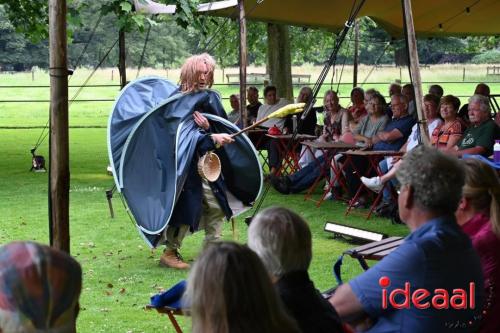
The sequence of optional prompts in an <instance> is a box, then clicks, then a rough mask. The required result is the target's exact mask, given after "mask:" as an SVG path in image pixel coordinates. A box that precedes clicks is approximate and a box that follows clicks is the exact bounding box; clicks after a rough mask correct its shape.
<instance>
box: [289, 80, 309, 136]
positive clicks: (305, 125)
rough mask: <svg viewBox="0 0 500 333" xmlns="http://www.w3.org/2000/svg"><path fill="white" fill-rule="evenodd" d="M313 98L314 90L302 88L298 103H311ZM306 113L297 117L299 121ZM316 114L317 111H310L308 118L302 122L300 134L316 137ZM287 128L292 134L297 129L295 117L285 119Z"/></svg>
mask: <svg viewBox="0 0 500 333" xmlns="http://www.w3.org/2000/svg"><path fill="white" fill-rule="evenodd" d="M312 97H313V92H312V89H311V88H309V87H302V88H301V89H300V92H299V96H298V97H297V103H306V104H308V103H310V102H311V101H312ZM303 113H304V112H301V113H298V114H297V115H295V116H296V117H297V121H299V120H300V117H301V116H302V114H303ZM316 121H317V119H316V112H315V110H311V111H309V113H308V115H307V118H305V119H304V120H302V123H301V124H300V129H299V132H298V133H299V134H309V135H314V134H315V133H314V131H315V129H316ZM285 128H287V129H288V133H292V132H293V131H294V130H295V128H294V124H293V116H289V117H287V118H285Z"/></svg>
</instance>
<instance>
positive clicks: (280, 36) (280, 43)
mask: <svg viewBox="0 0 500 333" xmlns="http://www.w3.org/2000/svg"><path fill="white" fill-rule="evenodd" d="M267 58H268V64H269V68H268V73H269V78H270V79H271V84H272V85H274V86H276V90H277V93H278V96H279V97H283V98H286V99H288V100H290V101H292V100H293V86H292V60H291V56H290V37H289V34H288V26H286V25H281V24H273V23H268V24H267Z"/></svg>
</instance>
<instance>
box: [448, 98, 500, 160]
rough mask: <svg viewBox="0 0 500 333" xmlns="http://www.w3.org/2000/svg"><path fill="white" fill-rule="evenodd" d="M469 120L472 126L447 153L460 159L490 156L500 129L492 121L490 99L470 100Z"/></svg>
mask: <svg viewBox="0 0 500 333" xmlns="http://www.w3.org/2000/svg"><path fill="white" fill-rule="evenodd" d="M469 120H470V124H471V125H470V127H469V128H467V129H466V130H465V132H464V135H463V137H462V139H461V140H460V141H459V142H458V144H457V145H456V146H454V147H453V148H451V149H449V150H447V152H450V153H452V154H454V155H455V156H458V157H461V156H463V155H464V154H477V155H483V156H485V157H488V156H490V155H491V154H492V153H493V144H494V140H495V138H498V133H499V128H498V126H497V124H495V122H494V121H493V120H492V119H491V114H490V101H489V99H488V97H486V96H483V95H474V96H472V97H471V98H469Z"/></svg>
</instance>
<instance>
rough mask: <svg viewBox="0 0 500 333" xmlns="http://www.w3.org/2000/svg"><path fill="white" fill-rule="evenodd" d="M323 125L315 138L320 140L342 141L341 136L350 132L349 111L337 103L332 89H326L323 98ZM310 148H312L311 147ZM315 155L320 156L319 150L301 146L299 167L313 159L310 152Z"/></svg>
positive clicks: (336, 96) (337, 100) (337, 98)
mask: <svg viewBox="0 0 500 333" xmlns="http://www.w3.org/2000/svg"><path fill="white" fill-rule="evenodd" d="M323 112H324V118H323V120H324V125H323V132H322V134H321V135H320V136H319V138H318V139H317V141H320V142H337V141H342V139H341V138H342V137H343V136H344V137H345V135H346V134H347V133H348V132H350V129H349V120H350V119H351V115H350V113H349V112H348V111H347V110H346V109H344V108H343V107H342V106H340V104H339V97H338V95H337V93H336V92H335V91H333V90H327V91H326V93H325V97H324V98H323ZM311 150H312V148H311ZM313 153H314V154H315V156H316V157H319V156H321V155H322V154H323V153H322V151H321V150H317V151H312V152H311V151H310V150H309V149H306V148H305V147H303V148H302V152H301V158H300V160H299V165H300V166H301V167H304V166H306V165H307V164H309V163H311V162H313V161H314V157H313V156H312V154H313Z"/></svg>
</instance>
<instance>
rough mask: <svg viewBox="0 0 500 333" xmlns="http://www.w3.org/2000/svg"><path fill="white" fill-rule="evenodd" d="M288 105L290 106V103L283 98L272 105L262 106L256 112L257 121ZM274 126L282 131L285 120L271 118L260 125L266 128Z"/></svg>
mask: <svg viewBox="0 0 500 333" xmlns="http://www.w3.org/2000/svg"><path fill="white" fill-rule="evenodd" d="M288 104H290V102H289V101H287V100H286V99H284V98H280V100H279V101H278V103H276V104H273V105H269V104H262V105H261V106H260V108H259V111H258V112H257V121H259V120H261V119H263V118H265V117H267V116H269V115H270V114H271V113H273V112H274V111H276V110H278V109H279V108H281V107H283V106H285V105H288ZM274 125H276V126H277V127H278V128H279V129H280V130H282V129H283V127H284V126H285V118H271V119H269V120H267V121H265V122H263V123H262V124H260V126H263V127H267V128H270V127H273V126H274Z"/></svg>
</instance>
